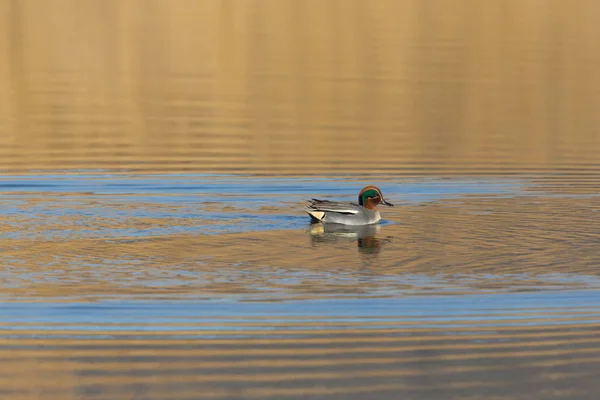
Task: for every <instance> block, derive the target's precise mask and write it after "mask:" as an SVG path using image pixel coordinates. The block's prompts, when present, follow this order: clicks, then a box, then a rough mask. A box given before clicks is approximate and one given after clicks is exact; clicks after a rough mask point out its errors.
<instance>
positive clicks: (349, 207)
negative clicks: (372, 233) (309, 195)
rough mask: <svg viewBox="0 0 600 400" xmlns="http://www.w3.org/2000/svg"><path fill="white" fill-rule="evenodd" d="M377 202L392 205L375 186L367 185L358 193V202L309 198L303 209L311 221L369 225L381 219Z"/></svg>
mask: <svg viewBox="0 0 600 400" xmlns="http://www.w3.org/2000/svg"><path fill="white" fill-rule="evenodd" d="M379 204H383V205H386V206H388V207H393V206H394V205H393V204H392V203H390V202H388V201H386V200H384V198H383V194H382V193H381V190H379V188H378V187H377V186H373V185H368V186H365V187H364V188H363V189H362V190H361V191H360V192H359V193H358V203H351V202H342V201H329V200H319V199H311V200H309V201H308V205H307V206H306V207H305V208H304V211H306V212H307V213H308V215H309V216H310V219H311V223H319V222H320V223H331V224H342V225H370V224H376V223H377V222H379V221H380V220H381V215H380V214H379V211H377V206H378V205H379Z"/></svg>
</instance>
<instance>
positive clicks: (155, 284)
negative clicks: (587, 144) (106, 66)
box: [0, 172, 600, 399]
mask: <svg viewBox="0 0 600 400" xmlns="http://www.w3.org/2000/svg"><path fill="white" fill-rule="evenodd" d="M365 181H368V182H371V183H375V184H378V185H379V186H380V187H381V188H382V190H383V192H384V194H385V195H386V198H387V199H388V200H390V201H392V202H394V203H395V204H396V207H394V208H384V209H382V212H383V216H384V221H382V223H381V224H380V225H379V227H378V229H375V228H373V229H370V230H366V231H364V230H363V231H352V230H350V231H346V232H338V231H333V232H330V231H328V229H327V228H326V229H317V228H315V227H314V226H310V225H309V224H308V220H309V218H308V217H307V216H306V215H304V214H303V212H302V210H301V208H302V206H303V204H304V200H305V199H307V198H311V197H314V196H321V197H326V198H331V199H354V197H355V195H356V192H357V190H358V189H359V188H360V187H361V185H362V184H363V182H365ZM584 181H585V182H587V183H585V184H581V182H579V183H577V181H575V180H573V182H571V183H572V185H569V188H571V190H570V191H569V192H568V193H564V192H563V191H562V190H561V188H560V187H561V185H557V182H556V179H554V178H552V177H550V178H549V177H544V176H537V177H534V176H530V177H512V178H499V177H496V178H486V179H481V178H466V177H462V178H455V179H439V178H438V179H436V178H431V177H430V178H425V177H421V178H407V177H403V176H397V177H393V176H390V175H387V176H386V177H385V178H384V177H377V176H373V177H357V176H348V175H345V176H329V177H318V178H317V177H305V178H299V177H269V176H256V175H251V174H249V175H225V174H221V175H219V174H212V175H209V174H162V175H140V174H111V173H99V172H97V173H94V174H91V173H86V174H74V173H70V174H68V173H62V174H56V175H49V174H47V175H26V176H23V175H12V176H9V175H6V176H3V177H2V178H1V179H0V191H1V192H2V200H1V203H2V207H1V210H0V215H1V224H0V227H1V230H2V233H3V235H2V239H1V240H0V248H1V249H2V251H1V252H0V262H1V265H2V270H1V272H0V285H1V288H2V291H1V293H0V300H1V301H2V306H1V307H0V338H1V339H0V340H1V341H2V350H1V351H0V355H1V357H2V361H3V368H2V372H0V382H2V385H1V389H0V392H1V393H2V395H3V396H4V397H7V398H23V399H25V398H28V399H29V398H73V399H75V398H86V399H88V398H89V399H122V398H135V399H162V398H164V399H166V398H168V399H192V398H193V399H196V398H340V399H346V398H356V399H363V398H396V397H397V396H398V395H399V394H402V396H403V397H405V398H425V399H429V398H431V399H437V398H465V397H466V398H490V396H491V397H493V398H514V397H515V396H517V397H520V398H521V397H522V398H525V397H527V398H544V399H545V398H590V399H591V398H594V396H595V393H597V390H598V384H597V383H596V382H597V380H596V379H595V376H597V373H598V369H599V367H600V347H599V346H598V344H599V339H598V337H599V336H598V334H599V333H600V277H599V275H598V270H597V266H598V265H599V263H600V252H598V246H599V243H600V240H599V239H600V235H599V232H600V216H599V215H596V214H597V210H598V209H600V198H599V197H598V196H597V195H595V194H594V193H586V188H587V187H588V186H589V178H588V179H586V180H584ZM560 182H562V183H564V179H560Z"/></svg>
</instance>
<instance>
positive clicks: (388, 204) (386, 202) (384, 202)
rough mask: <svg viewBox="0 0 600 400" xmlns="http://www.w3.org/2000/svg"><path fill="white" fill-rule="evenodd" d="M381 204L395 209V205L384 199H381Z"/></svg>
mask: <svg viewBox="0 0 600 400" xmlns="http://www.w3.org/2000/svg"><path fill="white" fill-rule="evenodd" d="M381 204H384V205H386V206H388V207H394V205H393V204H392V203H390V202H389V201H385V200H384V199H381Z"/></svg>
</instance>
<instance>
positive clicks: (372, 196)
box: [358, 185, 394, 210]
mask: <svg viewBox="0 0 600 400" xmlns="http://www.w3.org/2000/svg"><path fill="white" fill-rule="evenodd" d="M358 204H360V205H361V206H363V207H364V208H366V209H367V210H374V209H375V208H376V207H377V205H379V204H384V205H386V206H389V207H393V206H394V205H393V204H392V203H389V202H387V201H385V200H384V198H383V194H381V190H379V188H378V187H377V186H372V185H370V186H365V187H364V188H363V189H362V190H361V191H360V193H359V194H358Z"/></svg>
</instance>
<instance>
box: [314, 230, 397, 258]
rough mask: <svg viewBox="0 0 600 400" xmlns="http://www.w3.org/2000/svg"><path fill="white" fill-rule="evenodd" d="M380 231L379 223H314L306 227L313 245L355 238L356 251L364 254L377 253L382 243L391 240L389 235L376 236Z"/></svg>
mask: <svg viewBox="0 0 600 400" xmlns="http://www.w3.org/2000/svg"><path fill="white" fill-rule="evenodd" d="M380 231H381V225H379V224H371V225H361V226H352V225H341V224H323V223H316V224H311V225H310V226H309V228H308V232H309V234H310V237H311V241H312V244H313V246H318V245H327V244H334V243H340V242H348V241H351V240H356V245H357V247H358V251H360V252H361V253H364V254H377V253H378V252H379V251H380V250H381V247H382V246H383V244H384V243H386V242H389V241H391V238H389V237H386V238H378V237H376V235H377V234H378V233H379V232H380Z"/></svg>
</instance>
